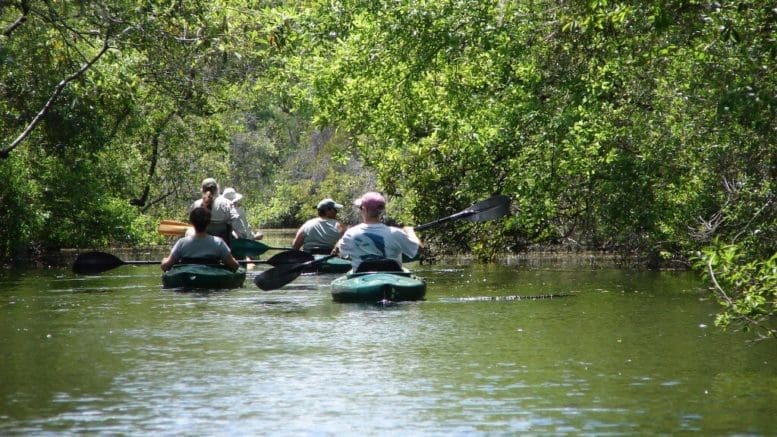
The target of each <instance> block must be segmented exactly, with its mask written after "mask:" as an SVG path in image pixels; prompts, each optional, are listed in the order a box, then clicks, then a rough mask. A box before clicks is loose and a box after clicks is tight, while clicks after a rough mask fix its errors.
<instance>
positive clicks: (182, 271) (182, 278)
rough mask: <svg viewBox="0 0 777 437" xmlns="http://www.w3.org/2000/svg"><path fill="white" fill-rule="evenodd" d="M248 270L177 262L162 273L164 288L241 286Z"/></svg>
mask: <svg viewBox="0 0 777 437" xmlns="http://www.w3.org/2000/svg"><path fill="white" fill-rule="evenodd" d="M245 279H246V270H245V269H244V268H243V267H240V268H239V269H237V270H236V271H234V272H233V271H231V270H229V269H228V268H226V267H222V266H215V265H206V264H176V265H174V266H173V268H172V269H170V270H168V271H166V272H164V273H163V274H162V285H163V286H164V288H212V289H215V288H239V287H242V286H243V282H245Z"/></svg>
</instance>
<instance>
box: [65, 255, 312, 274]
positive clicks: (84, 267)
mask: <svg viewBox="0 0 777 437" xmlns="http://www.w3.org/2000/svg"><path fill="white" fill-rule="evenodd" d="M313 260H314V257H313V255H311V254H309V253H307V252H303V251H301V250H287V251H285V252H280V253H277V254H275V255H273V256H271V257H270V258H268V259H267V260H266V261H261V260H253V261H249V260H238V261H237V262H238V263H240V264H243V265H245V264H269V265H271V266H274V267H279V266H283V265H299V264H300V263H305V262H309V261H313ZM159 263H160V262H159V261H124V260H122V259H120V258H119V257H117V256H115V255H111V254H110V253H105V252H84V253H81V254H79V255H78V256H77V257H76V261H75V263H73V273H76V274H82V275H94V274H97V273H102V272H106V271H108V270H111V269H115V268H116V267H121V266H123V265H129V264H132V265H143V264H159ZM214 265H216V264H214Z"/></svg>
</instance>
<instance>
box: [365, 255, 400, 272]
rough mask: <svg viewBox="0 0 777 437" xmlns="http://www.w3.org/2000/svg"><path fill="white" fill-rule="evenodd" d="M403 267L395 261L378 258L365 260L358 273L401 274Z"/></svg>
mask: <svg viewBox="0 0 777 437" xmlns="http://www.w3.org/2000/svg"><path fill="white" fill-rule="evenodd" d="M401 271H402V266H401V265H399V263H398V262H396V261H395V260H393V259H387V258H377V259H368V260H364V261H362V262H361V264H359V267H358V268H357V269H356V273H364V272H401Z"/></svg>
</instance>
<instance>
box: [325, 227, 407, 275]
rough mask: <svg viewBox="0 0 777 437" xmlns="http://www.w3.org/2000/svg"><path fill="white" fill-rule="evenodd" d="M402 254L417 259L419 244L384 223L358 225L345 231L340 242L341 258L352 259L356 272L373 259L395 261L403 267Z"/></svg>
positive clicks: (401, 231)
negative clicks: (364, 262) (363, 263)
mask: <svg viewBox="0 0 777 437" xmlns="http://www.w3.org/2000/svg"><path fill="white" fill-rule="evenodd" d="M402 254H405V255H406V256H408V257H410V258H415V256H416V255H417V254H418V243H416V242H414V241H412V240H411V239H410V237H408V236H407V234H406V233H405V232H404V231H403V230H402V229H400V228H395V227H391V226H386V225H385V224H383V223H374V224H366V223H361V224H358V225H356V226H354V227H352V228H350V229H348V230H347V231H345V234H344V235H343V239H342V241H341V242H340V256H350V257H351V266H352V267H353V270H354V271H356V269H358V268H359V264H361V263H362V261H364V260H367V259H372V258H388V259H393V260H395V261H396V262H398V263H399V265H402Z"/></svg>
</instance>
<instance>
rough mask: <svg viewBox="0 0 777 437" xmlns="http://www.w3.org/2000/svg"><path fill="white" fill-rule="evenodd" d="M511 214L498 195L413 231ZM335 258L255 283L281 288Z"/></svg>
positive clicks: (283, 269)
mask: <svg viewBox="0 0 777 437" xmlns="http://www.w3.org/2000/svg"><path fill="white" fill-rule="evenodd" d="M509 212H510V198H509V197H507V196H505V195H502V194H496V195H494V196H491V197H489V198H488V199H486V200H483V201H481V202H478V203H476V204H474V205H472V206H470V207H469V208H467V209H465V210H464V211H460V212H457V213H456V214H452V215H449V216H447V217H443V218H441V219H437V220H435V221H433V222H429V223H424V224H422V225H418V226H416V227H414V228H413V229H414V230H416V231H420V230H424V229H429V228H431V227H433V226H437V225H440V224H443V223H446V222H449V221H451V220H458V219H466V220H469V221H473V222H482V221H487V220H494V219H498V218H499V217H504V216H505V215H507V214H508V213H509ZM334 256H336V255H329V256H326V257H323V258H319V259H317V260H315V261H307V262H305V263H302V264H297V265H294V264H287V265H284V266H280V267H273V268H271V269H267V270H265V271H263V272H262V273H260V274H258V275H257V276H256V277H255V278H254V283H255V284H256V285H257V287H259V288H261V289H262V290H265V291H267V290H275V289H276V288H281V287H283V286H284V285H286V284H288V283H289V282H291V281H293V280H295V279H297V277H298V276H299V275H300V274H301V273H302V271H303V270H305V269H306V268H308V267H311V266H314V265H316V264H319V263H322V262H324V261H326V260H327V259H329V258H332V257H334Z"/></svg>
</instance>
